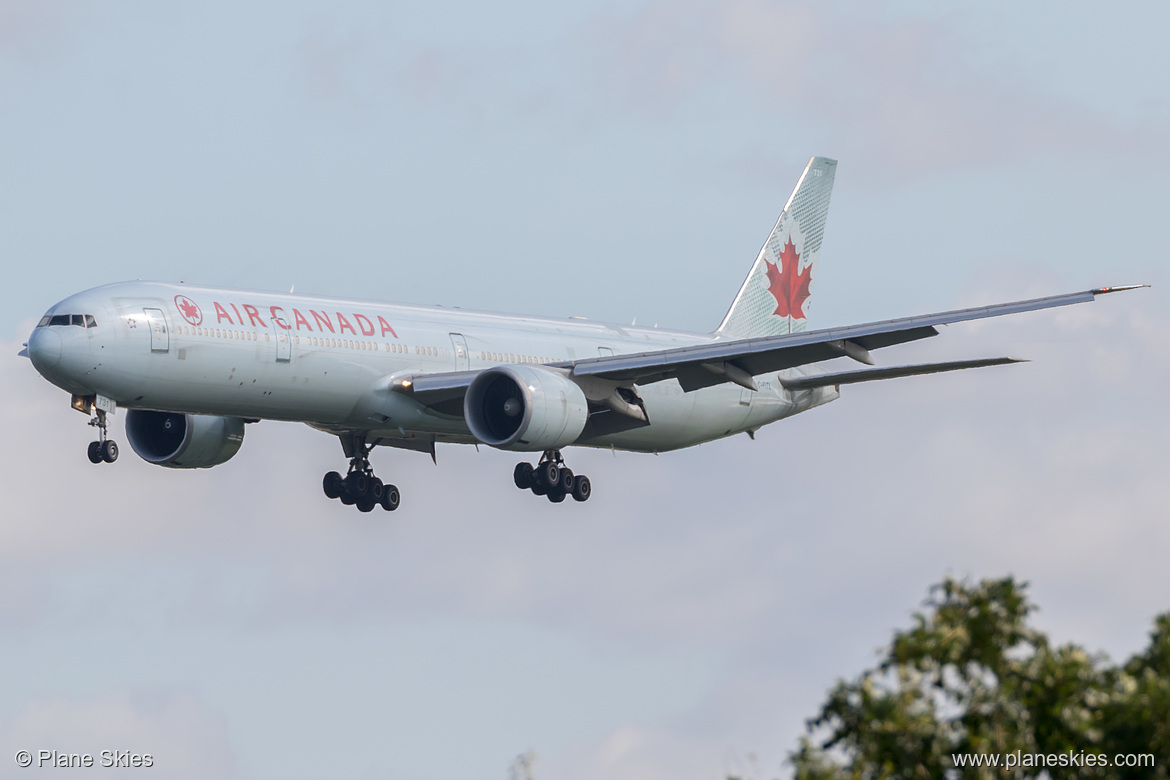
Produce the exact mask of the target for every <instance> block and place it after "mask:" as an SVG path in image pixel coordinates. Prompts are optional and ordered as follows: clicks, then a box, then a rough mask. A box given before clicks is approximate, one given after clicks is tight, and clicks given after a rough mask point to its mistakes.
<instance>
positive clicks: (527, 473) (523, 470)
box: [512, 461, 533, 490]
mask: <svg viewBox="0 0 1170 780" xmlns="http://www.w3.org/2000/svg"><path fill="white" fill-rule="evenodd" d="M532 472H533V468H532V464H531V463H528V462H526V461H521V462H520V463H517V464H516V470H515V471H513V472H512V481H513V482H515V483H516V487H518V488H520V489H521V490H527V489H528V488H530V487H532Z"/></svg>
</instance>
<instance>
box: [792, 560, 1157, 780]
mask: <svg viewBox="0 0 1170 780" xmlns="http://www.w3.org/2000/svg"><path fill="white" fill-rule="evenodd" d="M1026 590H1027V584H1026V583H1018V582H1016V581H1015V580H1014V579H1012V578H1011V577H1007V578H1004V579H999V580H984V581H982V582H979V583H977V584H970V583H966V582H961V581H957V580H954V579H950V578H948V579H946V580H944V581H943V582H942V583H940V584H938V585H936V586H934V588H932V589H931V593H930V597H929V598H928V600H927V601H926V603H925V605H924V606H925V609H924V610H923V611H922V612H920V613H917V614H916V615H915V616H914V619H913V626H912V627H911V628H909V629H908V630H905V631H899V632H897V633H896V634H895V635H894V638H893V641H892V642H891V643H890V645H889V647H888V649H887V650H886V651H885V652H884V654H883V657H882V659H881V662H880V664H879V665H878V666H877V667H876V668H874V669H870V670H868V671H866V672H864V673H863V674H862V675H861V676H860V677H859V678H858V679H856V680H853V681H840V682H838V683H837V685H836V686H835V687H834V688H833V689H832V690H831V691H830V692H829V695H828V699H827V700H826V701H825V703H824V705H823V706H822V707H821V710H820V712H819V713H818V714H817V716H816V717H814V718H812V719H811V720H810V721H809V722H808V734H807V735H806V736H805V737H804V738H803V739H802V740H801V743H800V746H799V747H798V749H797V750H796V751H794V752H793V753H792V754H791V755H790V757H789V760H790V761H791V763H792V765H793V767H794V770H795V771H794V777H795V779H796V780H984V779H985V778H986V779H988V780H990V778H996V780H1002V778H1011V779H1012V780H1025V779H1031V778H1038V779H1046V778H1069V779H1070V780H1079V779H1080V778H1085V779H1088V778H1109V779H1110V780H1137V779H1138V778H1142V779H1143V780H1166V778H1168V777H1170V775H1168V764H1170V613H1168V614H1165V615H1161V616H1160V617H1158V618H1157V619H1156V620H1155V623H1154V628H1153V631H1152V632H1151V634H1150V644H1149V647H1148V648H1147V649H1146V650H1145V651H1144V652H1142V653H1139V654H1138V655H1135V656H1134V657H1133V658H1131V659H1130V660H1129V661H1128V662H1127V663H1125V664H1123V665H1114V664H1112V663H1111V662H1110V661H1109V659H1108V658H1107V657H1105V656H1104V655H1101V654H1091V653H1088V652H1086V651H1085V650H1083V649H1082V648H1080V647H1078V646H1076V645H1073V644H1067V645H1062V646H1058V647H1053V646H1052V644H1051V643H1050V642H1049V640H1048V637H1047V636H1045V635H1044V634H1043V633H1042V632H1040V631H1038V630H1036V629H1035V628H1034V627H1032V626H1031V625H1030V624H1029V620H1028V618H1029V616H1030V615H1031V614H1032V613H1033V612H1035V610H1036V607H1035V606H1034V605H1033V604H1032V603H1031V602H1030V601H1029V600H1028V598H1027V594H1026ZM1016 751H1020V753H1019V754H1017V755H1020V756H1022V755H1024V754H1031V755H1035V754H1046V755H1053V754H1069V751H1072V753H1071V754H1069V755H1078V754H1080V755H1088V754H1095V755H1100V756H1107V757H1110V758H1112V757H1113V756H1115V755H1117V754H1153V756H1154V761H1155V766H1153V767H1150V766H1148V765H1147V766H1144V767H1133V768H1127V767H1118V766H1108V767H1102V766H1071V767H1059V768H1055V769H1047V770H1046V769H1044V768H1043V767H1035V766H1018V767H1016V768H1015V769H1014V770H1011V771H1005V770H1004V769H1003V768H997V769H992V768H988V767H971V766H966V767H957V766H956V765H955V762H954V761H953V760H952V755H954V754H964V753H972V754H974V753H984V754H999V755H1006V754H1009V753H1016Z"/></svg>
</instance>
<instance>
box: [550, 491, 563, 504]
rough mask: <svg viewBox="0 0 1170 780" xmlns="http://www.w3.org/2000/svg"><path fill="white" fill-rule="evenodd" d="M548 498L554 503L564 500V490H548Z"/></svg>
mask: <svg viewBox="0 0 1170 780" xmlns="http://www.w3.org/2000/svg"><path fill="white" fill-rule="evenodd" d="M548 500H549V501H551V502H553V503H554V504H559V503H561V502H562V501H564V500H565V491H563V490H550V491H549V492H548Z"/></svg>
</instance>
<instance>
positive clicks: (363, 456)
mask: <svg viewBox="0 0 1170 780" xmlns="http://www.w3.org/2000/svg"><path fill="white" fill-rule="evenodd" d="M343 443H344V442H343ZM373 448H374V446H373V445H372V444H371V445H367V444H366V441H365V437H360V436H355V437H353V441H352V443H351V445H350V447H347V453H346V454H349V451H348V450H350V449H352V452H353V456H352V457H351V458H350V459H349V471H348V472H347V473H346V475H345V476H344V477H343V476H341V475H340V474H338V473H337V472H336V471H330V472H329V473H328V474H326V475H325V479H324V480H322V482H321V487H322V489H323V490H324V491H325V495H326V496H327V497H328V498H337V499H340V500H341V503H343V504H346V505H353V506H357V508H358V511H360V512H371V511H373V509H374V507H376V506H381V507H382V508H383V509H385V510H386V511H387V512H393V511H394V510H395V509H397V508H398V505H399V503H401V501H402V494H401V493H399V492H398V487H397V486H396V485H390V484H385V483H383V482H382V480H380V479H378V478H377V477H376V476H374V470H373V469H372V468H370V450H372V449H373Z"/></svg>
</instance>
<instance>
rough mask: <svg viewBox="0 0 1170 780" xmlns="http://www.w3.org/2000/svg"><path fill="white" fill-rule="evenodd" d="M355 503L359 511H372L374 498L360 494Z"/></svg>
mask: <svg viewBox="0 0 1170 780" xmlns="http://www.w3.org/2000/svg"><path fill="white" fill-rule="evenodd" d="M356 503H357V508H358V511H359V512H372V511H374V499H372V498H370V497H369V496H362V497H361V498H359V499H358V500H357V502H356Z"/></svg>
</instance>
